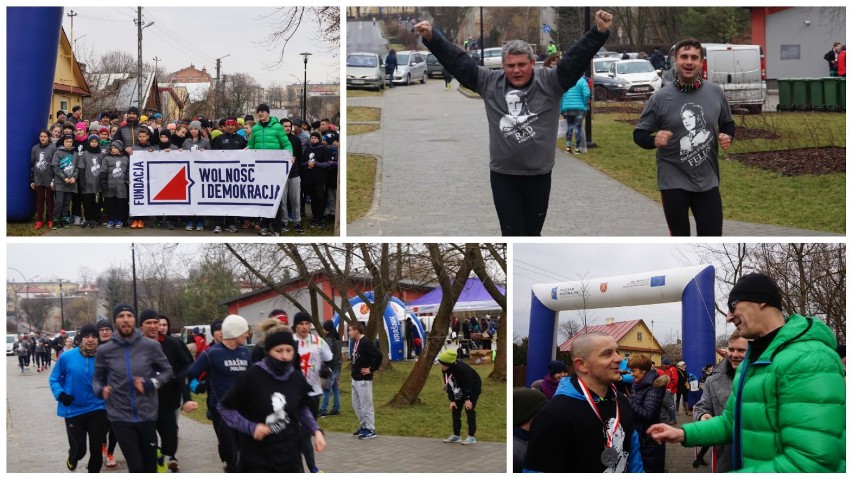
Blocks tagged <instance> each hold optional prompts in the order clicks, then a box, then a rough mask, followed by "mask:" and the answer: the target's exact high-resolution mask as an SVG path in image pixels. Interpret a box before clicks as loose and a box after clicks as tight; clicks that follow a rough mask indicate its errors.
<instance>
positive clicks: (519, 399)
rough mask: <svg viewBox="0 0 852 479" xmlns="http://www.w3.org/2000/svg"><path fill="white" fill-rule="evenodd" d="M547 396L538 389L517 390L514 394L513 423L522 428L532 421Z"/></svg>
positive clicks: (545, 402) (545, 401)
mask: <svg viewBox="0 0 852 479" xmlns="http://www.w3.org/2000/svg"><path fill="white" fill-rule="evenodd" d="M545 404H547V396H545V395H544V393H543V392H541V391H539V390H538V389H527V388H516V389H515V390H514V391H513V392H512V409H513V416H514V417H513V418H512V423H513V424H514V425H515V426H520V425H522V424H524V423H526V422H527V421H529V420H530V419H532V418H533V417H534V416H535V415H536V414H537V413H538V411H540V410H541V408H543V407H544V405H545Z"/></svg>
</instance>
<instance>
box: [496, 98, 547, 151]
mask: <svg viewBox="0 0 852 479" xmlns="http://www.w3.org/2000/svg"><path fill="white" fill-rule="evenodd" d="M506 106H507V108H508V111H509V114H508V115H503V118H501V119H500V131H502V132H503V135H504V136H506V138H508V139H512V140H515V141H517V142H518V143H519V144H522V143H525V142H527V141H529V140H530V139H531V138H533V137H534V136H535V135H536V131H535V128H534V127H533V124H534V123H535V122H537V121H538V113H535V112H531V111H530V109H529V106H528V105H527V94H526V92H524V91H523V90H510V91H509V92H508V93H506Z"/></svg>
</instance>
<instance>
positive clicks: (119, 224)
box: [115, 221, 124, 229]
mask: <svg viewBox="0 0 852 479" xmlns="http://www.w3.org/2000/svg"><path fill="white" fill-rule="evenodd" d="M121 228H124V223H122V222H121V221H116V223H115V229H121Z"/></svg>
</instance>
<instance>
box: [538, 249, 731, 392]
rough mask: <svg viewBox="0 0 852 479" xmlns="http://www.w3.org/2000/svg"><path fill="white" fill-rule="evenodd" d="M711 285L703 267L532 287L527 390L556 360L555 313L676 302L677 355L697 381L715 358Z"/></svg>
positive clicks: (711, 278)
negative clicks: (679, 332)
mask: <svg viewBox="0 0 852 479" xmlns="http://www.w3.org/2000/svg"><path fill="white" fill-rule="evenodd" d="M714 281H715V269H714V268H713V266H706V265H703V266H692V267H687V268H677V269H668V270H660V271H651V272H647V273H638V274H628V275H623V276H612V277H608V278H595V279H590V280H585V281H570V282H566V283H548V284H536V285H534V286H533V287H532V304H531V307H530V331H529V348H528V350H527V378H526V385H527V387H529V386H530V385H531V384H532V382H533V381H535V380H537V379H541V378H543V377H544V376H545V375H546V374H547V364H548V363H549V362H550V361H552V360H553V358H554V357H555V355H556V346H557V345H556V343H555V341H556V329H557V326H558V324H557V323H558V322H557V317H558V313H559V311H570V310H576V309H596V308H614V307H619V306H641V305H646V304H657V303H671V302H676V301H680V303H681V312H682V315H681V328H682V331H683V356H684V361H686V366H687V371H688V372H690V373H692V374H694V375H695V377H696V378H698V377H701V368H702V367H703V366H704V365H705V364H709V363H714V362H715V359H716V355H715V342H716V334H715V329H716V328H715V321H714V318H715V293H714ZM584 289H585V294H584ZM692 394H695V395H696V396H697V395H698V393H691V394H690V401H692V400H693V397H692ZM696 400H697V398H696Z"/></svg>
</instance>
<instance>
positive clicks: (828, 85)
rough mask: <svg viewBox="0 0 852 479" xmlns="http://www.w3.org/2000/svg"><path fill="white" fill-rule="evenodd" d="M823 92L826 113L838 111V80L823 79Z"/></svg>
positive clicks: (832, 78)
mask: <svg viewBox="0 0 852 479" xmlns="http://www.w3.org/2000/svg"><path fill="white" fill-rule="evenodd" d="M822 83H823V91H824V92H825V109H826V110H828V111H840V88H839V85H840V84H841V83H840V78H839V77H825V78H823V79H822Z"/></svg>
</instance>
